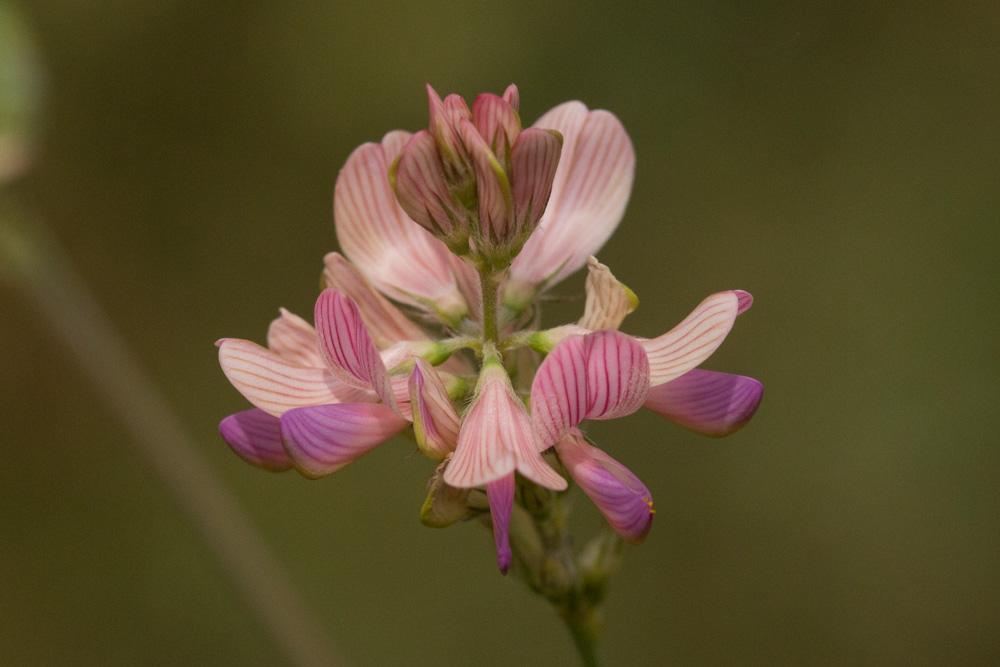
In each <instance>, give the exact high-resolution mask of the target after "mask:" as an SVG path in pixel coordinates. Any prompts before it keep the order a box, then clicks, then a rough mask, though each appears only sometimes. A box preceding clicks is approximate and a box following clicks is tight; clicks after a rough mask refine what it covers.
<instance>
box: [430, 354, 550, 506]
mask: <svg viewBox="0 0 1000 667" xmlns="http://www.w3.org/2000/svg"><path fill="white" fill-rule="evenodd" d="M515 469H516V470H518V471H519V472H520V473H521V474H522V475H524V476H525V477H527V478H528V479H530V480H532V481H533V482H536V483H538V484H541V485H542V486H545V487H547V488H551V489H555V490H562V489H564V488H566V480H564V479H563V478H562V477H560V476H559V475H558V474H557V473H556V472H555V471H554V470H552V468H551V467H549V465H548V464H547V463H545V460H544V459H542V457H541V455H540V454H538V452H537V451H536V449H535V446H534V438H533V435H532V430H531V418H530V417H529V416H528V412H527V410H526V409H525V407H524V404H523V403H521V401H520V399H518V398H517V396H516V395H515V394H514V390H513V387H511V385H510V379H509V378H508V377H507V373H506V372H505V371H504V370H503V367H502V366H500V365H499V363H498V362H497V363H494V364H488V365H486V366H484V368H483V370H482V372H481V373H480V378H479V386H478V387H477V395H476V397H475V398H474V399H473V401H472V405H471V406H470V407H469V410H468V411H467V412H466V414H465V417H464V419H463V421H462V426H461V429H460V431H459V434H458V447H457V449H456V450H455V453H454V454H453V455H452V459H451V463H450V464H449V465H448V468H447V470H445V473H444V481H445V482H446V483H447V484H449V485H451V486H454V487H459V488H472V487H477V486H484V485H486V484H489V483H490V482H494V481H496V480H498V479H500V478H502V477H504V476H506V475H509V474H510V473H512V472H513V471H514V470H515Z"/></svg>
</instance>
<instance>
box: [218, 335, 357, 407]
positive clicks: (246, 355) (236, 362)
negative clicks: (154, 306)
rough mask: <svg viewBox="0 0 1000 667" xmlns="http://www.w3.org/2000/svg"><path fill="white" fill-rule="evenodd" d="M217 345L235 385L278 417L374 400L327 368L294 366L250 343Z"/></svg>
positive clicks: (233, 340) (229, 340)
mask: <svg viewBox="0 0 1000 667" xmlns="http://www.w3.org/2000/svg"><path fill="white" fill-rule="evenodd" d="M217 345H218V346H219V365H221V366H222V372H223V373H225V374H226V377H227V378H229V381H230V382H231V383H232V384H233V386H234V387H236V389H237V390H238V391H239V392H240V393H241V394H243V396H244V397H245V398H246V399H247V400H248V401H250V402H251V403H252V404H253V405H255V406H256V407H258V408H260V409H261V410H263V411H264V412H267V413H269V414H272V415H274V416H276V417H277V416H280V415H281V414H282V413H283V412H285V411H286V410H291V409H292V408H300V407H303V406H308V405H322V404H324V403H341V402H345V401H366V400H372V399H373V398H374V396H373V395H372V393H371V392H368V391H364V390H360V389H357V388H355V387H351V386H349V385H346V384H344V383H343V382H341V381H340V380H338V379H337V377H336V376H334V375H333V373H331V372H330V371H329V370H327V369H326V368H307V367H305V366H299V365H297V364H293V363H291V362H289V361H287V360H285V359H284V358H282V357H280V356H278V355H277V354H276V353H274V352H271V351H270V350H268V349H266V348H263V347H261V346H260V345H257V344H256V343H251V342H250V341H248V340H240V339H238V338H224V339H222V340H221V341H219V342H218V343H217Z"/></svg>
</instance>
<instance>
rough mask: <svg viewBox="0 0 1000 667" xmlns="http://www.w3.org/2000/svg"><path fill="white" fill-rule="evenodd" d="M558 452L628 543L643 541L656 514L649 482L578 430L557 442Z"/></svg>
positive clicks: (606, 517)
mask: <svg viewBox="0 0 1000 667" xmlns="http://www.w3.org/2000/svg"><path fill="white" fill-rule="evenodd" d="M556 452H557V453H558V454H559V460H560V461H562V463H563V465H564V466H565V467H566V470H567V471H568V472H569V474H570V476H571V477H572V478H573V480H574V481H575V482H576V483H577V484H578V485H579V486H580V488H581V489H582V490H583V492H584V493H585V494H587V497H588V498H590V500H591V501H592V502H593V503H594V505H596V506H597V509H598V510H600V512H601V514H603V515H604V518H605V519H607V521H608V524H609V525H610V526H611V527H612V528H613V529H614V530H615V532H617V533H618V534H619V535H620V536H621V537H622V539H624V540H626V541H627V542H631V543H633V544H638V543H640V542H642V541H643V540H644V539H645V538H646V535H647V534H648V533H649V529H650V528H651V527H652V525H653V515H654V514H655V513H656V510H655V509H654V508H653V498H652V495H651V494H650V493H649V489H647V488H646V485H645V484H643V483H642V481H641V480H640V479H639V478H638V477H636V476H635V475H634V474H633V473H632V471H631V470H629V469H628V468H626V467H625V466H623V465H622V464H621V463H619V462H618V461H616V460H615V459H613V458H611V457H610V456H608V455H607V454H605V453H604V452H603V451H602V450H600V449H598V448H597V447H594V446H592V445H590V444H588V443H586V442H584V440H583V438H582V437H581V436H580V434H579V432H578V431H577V432H574V433H571V434H569V435H567V436H566V437H565V438H563V439H562V440H560V441H559V442H557V443H556Z"/></svg>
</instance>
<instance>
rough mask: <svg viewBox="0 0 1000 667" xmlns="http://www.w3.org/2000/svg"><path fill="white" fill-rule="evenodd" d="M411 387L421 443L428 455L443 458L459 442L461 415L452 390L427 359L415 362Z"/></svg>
mask: <svg viewBox="0 0 1000 667" xmlns="http://www.w3.org/2000/svg"><path fill="white" fill-rule="evenodd" d="M408 390H409V396H410V405H411V407H412V410H413V433H414V435H415V436H416V439H417V446H418V447H420V451H422V452H423V453H424V454H425V455H427V456H430V457H431V458H434V459H443V458H444V457H445V456H447V454H448V453H449V452H451V451H452V450H454V449H455V446H456V445H457V444H458V430H459V418H458V414H457V413H456V412H455V407H454V406H453V405H452V403H451V399H450V398H449V397H448V390H447V389H445V387H444V383H443V382H441V378H440V377H438V374H437V371H435V370H434V368H433V367H432V366H431V365H430V364H428V363H427V362H426V361H424V360H423V359H418V360H416V361H415V362H414V364H413V371H412V372H411V373H410V379H409V384H408Z"/></svg>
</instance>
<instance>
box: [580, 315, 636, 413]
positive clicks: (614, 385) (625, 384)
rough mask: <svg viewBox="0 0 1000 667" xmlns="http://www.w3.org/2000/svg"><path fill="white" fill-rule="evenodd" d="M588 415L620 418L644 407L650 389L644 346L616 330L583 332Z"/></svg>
mask: <svg viewBox="0 0 1000 667" xmlns="http://www.w3.org/2000/svg"><path fill="white" fill-rule="evenodd" d="M583 344H584V354H585V355H586V357H587V413H586V415H585V418H586V419H618V418H619V417H624V416H626V415H630V414H632V413H633V412H635V411H636V410H638V409H639V408H641V407H642V404H643V402H644V401H645V400H646V394H647V393H649V362H648V361H647V359H646V353H645V351H644V350H643V349H642V346H641V345H640V344H639V343H638V341H636V340H635V339H634V338H632V337H631V336H626V335H625V334H621V333H618V332H617V331H597V332H595V333H592V334H589V335H587V336H584V338H583Z"/></svg>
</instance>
